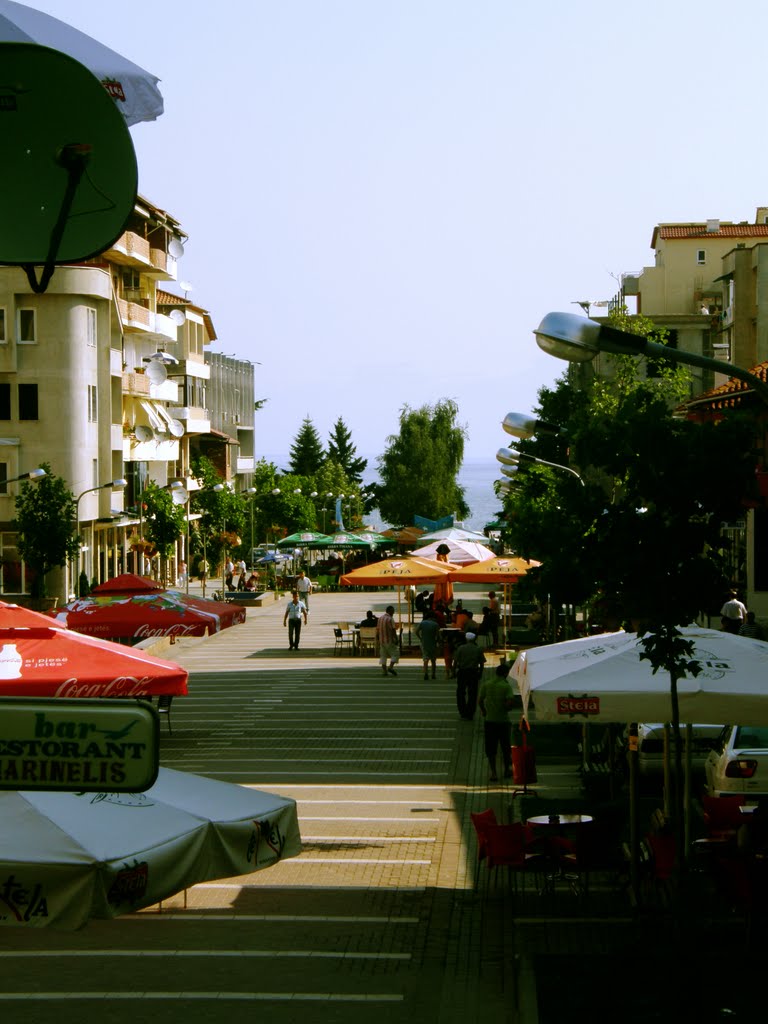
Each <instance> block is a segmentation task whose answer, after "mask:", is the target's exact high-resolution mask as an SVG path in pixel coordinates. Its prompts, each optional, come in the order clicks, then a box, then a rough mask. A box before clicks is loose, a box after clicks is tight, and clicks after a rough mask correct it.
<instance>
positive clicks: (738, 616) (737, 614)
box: [720, 590, 747, 633]
mask: <svg viewBox="0 0 768 1024" xmlns="http://www.w3.org/2000/svg"><path fill="white" fill-rule="evenodd" d="M720 616H721V621H722V624H723V629H724V630H725V632H726V633H738V632H739V630H740V629H741V627H742V625H743V624H744V623H745V622H746V619H747V609H746V608H745V606H744V605H743V604H742V603H741V601H739V599H738V596H737V592H736V591H735V590H732V591H731V592H730V594H729V595H728V600H727V601H726V602H725V604H724V605H723V607H722V608H721V609H720Z"/></svg>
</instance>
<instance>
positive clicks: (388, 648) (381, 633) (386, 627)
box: [376, 604, 400, 676]
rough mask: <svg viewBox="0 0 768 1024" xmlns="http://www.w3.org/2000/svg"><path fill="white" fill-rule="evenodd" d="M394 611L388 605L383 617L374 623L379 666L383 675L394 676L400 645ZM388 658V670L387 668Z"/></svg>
mask: <svg viewBox="0 0 768 1024" xmlns="http://www.w3.org/2000/svg"><path fill="white" fill-rule="evenodd" d="M394 614H395V609H394V607H393V606H392V605H391V604H388V605H387V607H386V610H385V612H384V614H383V615H380V616H379V621H378V622H377V623H376V637H377V639H378V641H379V665H380V666H381V671H382V674H383V675H387V673H389V675H391V676H396V675H397V672H396V671H395V665H396V664H397V661H398V659H399V657H400V644H399V643H398V635H397V628H396V626H395V620H394V619H393V618H392V616H393V615H394ZM387 658H389V668H387Z"/></svg>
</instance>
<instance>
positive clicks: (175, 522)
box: [141, 482, 187, 579]
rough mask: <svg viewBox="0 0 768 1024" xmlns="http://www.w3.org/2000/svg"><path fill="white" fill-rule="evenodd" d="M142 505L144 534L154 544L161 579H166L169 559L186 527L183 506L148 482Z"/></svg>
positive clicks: (166, 491)
mask: <svg viewBox="0 0 768 1024" xmlns="http://www.w3.org/2000/svg"><path fill="white" fill-rule="evenodd" d="M141 501H142V504H143V505H144V532H145V534H146V536H147V539H148V540H149V541H151V543H152V544H154V546H155V548H157V552H158V554H159V555H160V559H161V563H162V578H163V579H165V577H166V567H167V563H168V559H169V557H170V556H171V555H172V554H173V550H174V547H175V545H176V542H177V541H178V539H179V538H180V537H181V536H182V534H183V533H184V530H185V529H186V525H187V512H186V507H185V505H177V504H176V503H175V502H174V500H173V496H172V494H171V492H170V491H169V490H168V489H167V488H165V487H159V486H158V485H157V484H156V483H153V482H150V483H149V485H148V486H147V488H146V489H145V491H144V494H143V495H142V498H141Z"/></svg>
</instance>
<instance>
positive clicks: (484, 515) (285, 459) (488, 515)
mask: <svg viewBox="0 0 768 1024" xmlns="http://www.w3.org/2000/svg"><path fill="white" fill-rule="evenodd" d="M259 458H264V459H266V460H267V461H268V462H273V463H274V464H275V465H276V466H278V467H280V468H281V469H283V468H285V467H286V466H287V465H288V463H289V460H290V456H288V455H285V454H283V455H261V456H259ZM363 458H367V459H368V468H367V469H366V471H365V473H364V474H363V482H364V483H372V482H376V483H378V481H379V477H378V474H377V472H376V457H375V456H365V455H364V456H363ZM498 478H499V464H498V463H497V462H496V460H495V459H465V460H464V463H463V464H462V467H461V471H460V472H459V484H460V485H461V486H462V487H463V488H464V496H465V498H466V501H467V505H469V508H470V515H469V516H468V517H467V518H466V519H465V520H464V521H463V522H461V523H460V522H459V520H458V519H457V520H456V525H461V526H463V527H464V528H465V529H467V530H476V531H478V532H479V533H482V532H483V528H484V527H485V525H486V523H491V522H495V521H496V519H497V518H498V515H499V513H500V512H501V502H500V501H499V499H498V498H497V497H496V495H495V494H494V493H493V481H494V480H498ZM365 522H366V526H370V527H371V528H372V529H374V530H381V529H385V528H386V527H387V526H388V525H389V524H388V523H384V522H383V521H382V519H381V516H380V515H379V511H378V509H374V510H373V512H372V513H371V514H370V515H367V516H366V517H365Z"/></svg>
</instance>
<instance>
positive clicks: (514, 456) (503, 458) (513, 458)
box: [496, 448, 585, 487]
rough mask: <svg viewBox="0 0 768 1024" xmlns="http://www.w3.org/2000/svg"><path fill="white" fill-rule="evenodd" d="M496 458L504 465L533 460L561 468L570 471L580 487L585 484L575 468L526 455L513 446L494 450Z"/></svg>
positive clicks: (566, 471)
mask: <svg viewBox="0 0 768 1024" xmlns="http://www.w3.org/2000/svg"><path fill="white" fill-rule="evenodd" d="M496 458H497V460H498V461H499V462H501V463H502V465H504V466H517V465H518V464H519V463H520V462H535V463H536V465H538V466H549V467H550V468H551V469H561V470H562V471H563V472H564V473H570V474H571V476H575V477H576V479H577V480H578V481H579V483H580V484H581V486H582V487H584V486H585V485H584V481H583V480H582V479H581V475H580V474H579V473H577V472H576V470H575V469H571V467H570V466H563V465H561V464H560V463H559V462H547V460H546V459H538V458H536V456H535V455H526V454H525V453H524V452H518V451H515V450H514V448H499V450H498V451H497V452H496ZM502 472H503V470H502Z"/></svg>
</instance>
